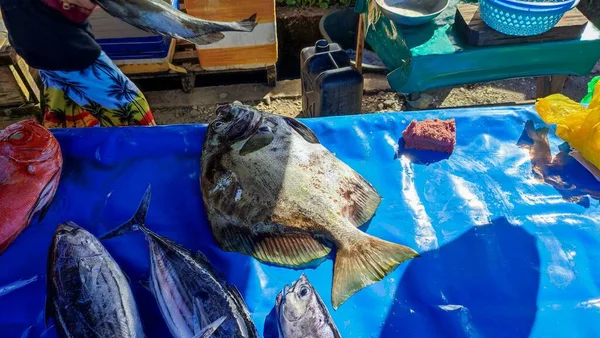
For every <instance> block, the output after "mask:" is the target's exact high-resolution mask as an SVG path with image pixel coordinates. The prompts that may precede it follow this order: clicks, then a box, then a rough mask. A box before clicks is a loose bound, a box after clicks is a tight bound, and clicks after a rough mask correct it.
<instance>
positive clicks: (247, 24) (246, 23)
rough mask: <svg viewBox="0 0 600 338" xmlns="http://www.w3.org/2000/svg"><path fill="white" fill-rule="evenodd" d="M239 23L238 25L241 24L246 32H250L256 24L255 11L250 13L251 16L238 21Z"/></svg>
mask: <svg viewBox="0 0 600 338" xmlns="http://www.w3.org/2000/svg"><path fill="white" fill-rule="evenodd" d="M239 24H240V26H242V29H243V30H245V31H247V32H252V31H253V30H254V27H256V24H257V22H256V13H254V14H252V16H250V17H249V18H248V19H246V20H242V21H240V22H239Z"/></svg>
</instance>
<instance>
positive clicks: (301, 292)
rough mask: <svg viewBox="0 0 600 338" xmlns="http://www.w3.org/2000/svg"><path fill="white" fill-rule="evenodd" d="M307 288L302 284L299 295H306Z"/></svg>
mask: <svg viewBox="0 0 600 338" xmlns="http://www.w3.org/2000/svg"><path fill="white" fill-rule="evenodd" d="M308 292H309V291H308V288H307V287H306V286H303V287H302V288H301V289H300V297H306V296H307V295H308Z"/></svg>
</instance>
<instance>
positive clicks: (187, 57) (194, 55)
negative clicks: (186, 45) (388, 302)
mask: <svg viewBox="0 0 600 338" xmlns="http://www.w3.org/2000/svg"><path fill="white" fill-rule="evenodd" d="M191 60H194V61H198V52H197V51H196V50H185V51H180V52H175V54H174V55H173V63H175V64H180V63H183V62H185V61H191Z"/></svg>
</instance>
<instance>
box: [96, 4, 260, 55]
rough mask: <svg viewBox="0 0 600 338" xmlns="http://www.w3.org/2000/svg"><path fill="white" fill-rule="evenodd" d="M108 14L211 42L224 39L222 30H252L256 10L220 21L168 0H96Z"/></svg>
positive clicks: (146, 27) (160, 31)
mask: <svg viewBox="0 0 600 338" xmlns="http://www.w3.org/2000/svg"><path fill="white" fill-rule="evenodd" d="M94 1H95V2H96V3H97V4H98V6H100V7H101V8H102V9H104V10H105V11H106V12H107V13H108V14H110V15H111V16H113V17H116V18H118V19H120V20H123V21H125V22H127V23H128V24H130V25H132V26H135V27H137V28H139V29H142V30H144V31H147V32H150V33H153V34H160V35H163V36H170V37H173V38H176V39H179V40H187V41H189V42H191V43H194V44H197V45H207V44H211V43H214V42H217V41H219V40H222V39H223V38H224V37H225V35H223V33H222V32H234V31H235V32H252V31H253V30H254V27H255V26H256V14H254V15H252V16H251V17H249V18H248V19H246V20H242V21H235V22H219V21H207V20H202V19H198V18H196V17H193V16H191V15H188V14H185V13H183V12H181V11H179V10H177V9H175V8H173V6H171V5H170V3H169V2H167V1H165V0H94Z"/></svg>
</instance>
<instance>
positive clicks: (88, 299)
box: [46, 222, 144, 338]
mask: <svg viewBox="0 0 600 338" xmlns="http://www.w3.org/2000/svg"><path fill="white" fill-rule="evenodd" d="M47 273H48V277H47V292H46V324H47V323H48V320H49V318H50V317H54V322H55V324H56V330H57V332H58V334H59V337H64V338H71V337H73V338H74V337H119V338H133V337H140V338H142V337H144V332H143V330H142V323H141V321H140V317H139V314H138V310H137V306H136V304H135V300H134V299H133V294H132V293H131V289H130V288H129V284H128V282H127V279H126V277H125V275H124V274H123V272H122V271H121V269H120V268H119V266H118V265H117V263H116V262H115V261H114V259H113V258H112V257H111V255H110V254H109V253H108V252H107V251H106V249H105V248H104V246H102V244H101V243H100V242H99V241H98V240H97V239H96V237H94V236H93V235H92V234H90V233H89V232H88V231H86V230H85V229H83V228H80V227H79V226H77V225H76V224H75V223H72V222H67V223H65V224H61V225H59V226H58V227H57V229H56V232H55V233H54V238H53V240H52V244H51V246H50V252H49V255H48V271H47Z"/></svg>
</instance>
